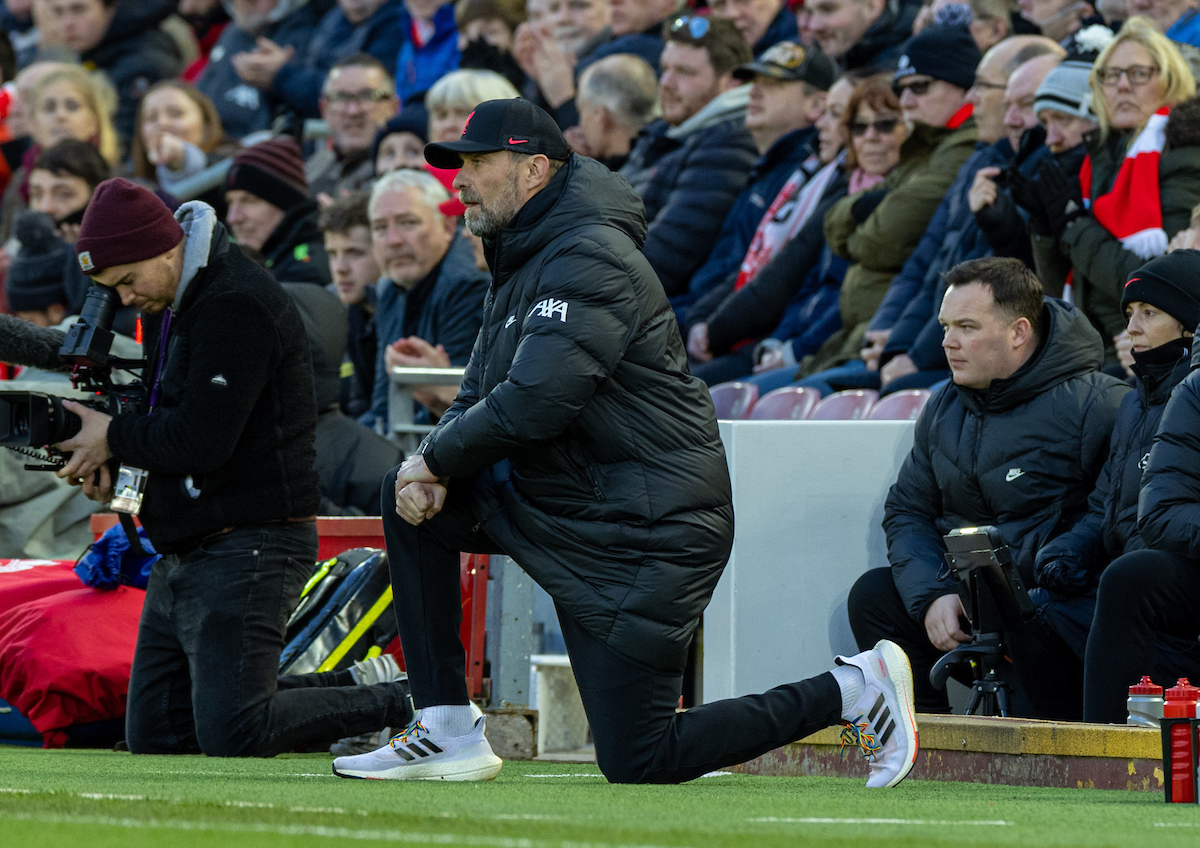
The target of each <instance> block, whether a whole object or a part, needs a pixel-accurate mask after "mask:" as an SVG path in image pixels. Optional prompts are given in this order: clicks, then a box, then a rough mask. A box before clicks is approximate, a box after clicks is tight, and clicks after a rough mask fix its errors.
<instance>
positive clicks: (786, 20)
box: [754, 3, 800, 59]
mask: <svg viewBox="0 0 1200 848" xmlns="http://www.w3.org/2000/svg"><path fill="white" fill-rule="evenodd" d="M799 38H800V29H799V27H798V26H797V25H796V16H795V15H794V14H793V13H792V10H791V8H790V7H789V6H788V4H787V3H784V4H783V6H782V7H780V9H779V13H778V14H777V15H775V17H774V18H773V19H772V20H771V25H770V26H769V27H767V31H766V32H764V33H763V35H762V38H760V39H759V40H758V41H756V42H754V58H755V59H757V58H758V57H759V56H761V55H762V54H764V53H766V52H767V51H768V50H770V49H771V48H772V47H774V46H775V45H776V44H778V43H779V42H781V41H797V40H799Z"/></svg>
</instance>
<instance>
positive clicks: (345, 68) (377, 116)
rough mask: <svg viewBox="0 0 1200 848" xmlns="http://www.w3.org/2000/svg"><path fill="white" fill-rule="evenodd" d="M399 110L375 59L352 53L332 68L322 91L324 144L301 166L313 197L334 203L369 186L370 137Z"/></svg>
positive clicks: (371, 169)
mask: <svg viewBox="0 0 1200 848" xmlns="http://www.w3.org/2000/svg"><path fill="white" fill-rule="evenodd" d="M399 106H400V101H399V100H398V99H397V97H396V88H395V85H394V83H393V82H392V77H391V75H390V74H389V73H388V71H387V68H385V67H384V66H383V65H382V64H381V63H380V62H379V60H378V59H376V58H375V57H374V56H371V55H369V54H367V53H355V54H353V55H351V56H347V57H345V58H343V59H339V60H338V61H337V62H335V63H334V66H333V67H332V68H331V69H330V70H329V77H328V78H327V79H326V80H325V88H324V90H323V91H322V92H321V117H322V118H324V119H325V122H326V123H327V124H329V139H328V141H327V143H326V144H325V145H324V146H322V147H320V148H318V149H317V151H316V152H315V153H313V155H312V156H310V157H309V158H308V162H307V163H306V164H305V166H304V172H305V175H306V176H307V178H308V190H309V192H310V193H311V194H312V196H313V197H317V198H320V197H321V196H322V195H326V196H328V197H330V198H337V197H340V196H341V195H342V194H344V193H346V192H350V191H358V190H361V189H365V188H368V187H369V185H370V183H371V180H372V178H373V177H374V176H375V161H374V160H373V159H372V158H371V148H372V144H373V143H374V141H375V134H376V133H377V132H379V131H380V130H381V129H383V127H384V126H385V125H386V124H387V122H388V120H389V119H390V118H392V117H393V116H395V114H396V110H397V109H398V108H399Z"/></svg>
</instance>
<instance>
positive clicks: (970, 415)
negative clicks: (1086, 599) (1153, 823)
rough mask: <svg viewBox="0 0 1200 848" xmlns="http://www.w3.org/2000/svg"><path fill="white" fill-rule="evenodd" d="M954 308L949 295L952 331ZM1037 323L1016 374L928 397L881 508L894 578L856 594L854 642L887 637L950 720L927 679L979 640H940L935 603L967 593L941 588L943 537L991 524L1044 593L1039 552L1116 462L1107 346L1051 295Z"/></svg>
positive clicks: (877, 578) (883, 576)
mask: <svg viewBox="0 0 1200 848" xmlns="http://www.w3.org/2000/svg"><path fill="white" fill-rule="evenodd" d="M1001 263H1016V264H1017V265H1020V263H1019V262H1018V261H1017V260H1014V259H982V260H973V261H971V262H967V263H964V264H963V265H961V266H958V268H959V269H962V268H968V267H977V268H985V267H988V266H989V265H997V264H1001ZM956 271H957V269H955V270H952V271H951V272H950V274H949V276H948V278H947V282H948V283H949V282H950V281H951V280H953V279H955V274H956ZM1034 282H1036V281H1034ZM950 288H953V285H951V286H950ZM960 288H970V284H968V285H965V286H964V285H960ZM1037 288H1038V290H1039V291H1040V284H1038V286H1037ZM950 300H951V298H950V294H949V292H948V294H947V298H946V301H945V302H944V303H943V307H942V312H943V315H942V319H943V323H944V324H945V323H946V322H947V315H946V314H945V313H946V310H947V304H949V303H950ZM950 325H951V327H952V328H953V327H954V322H953V321H952V320H951V321H950ZM1038 325H1039V327H1038V332H1037V341H1036V349H1035V350H1034V351H1033V352H1032V353H1031V354H1028V355H1027V358H1026V360H1025V362H1024V364H1023V365H1021V366H1020V367H1019V368H1018V369H1017V370H1016V371H1015V372H1012V373H1010V375H1009V376H1007V377H1005V378H1003V379H993V380H992V381H991V382H990V383H989V384H986V387H985V388H969V387H968V386H965V385H956V384H955V383H953V382H952V383H950V384H949V385H947V386H946V387H945V388H943V389H941V390H940V391H939V392H937V393H936V394H934V396H933V397H932V398H930V399H929V402H928V404H927V405H926V406H925V409H924V410H923V411H922V413H921V417H920V418H919V419H917V426H916V432H915V435H914V441H913V448H912V451H911V453H910V454H909V456H908V458H907V459H906V460H905V461H904V465H903V466H902V467H901V469H900V474H899V476H898V478H897V480H896V483H895V484H894V485H893V486H892V488H891V491H890V492H889V493H888V497H887V501H886V502H885V505H884V518H883V527H884V531H885V532H886V534H887V543H888V561H889V562H890V563H891V569H890V570H888V569H871V570H870V571H867V572H866V573H865V574H863V576H862V577H860V578H859V580H858V582H857V583H856V584H855V585H854V588H853V589H852V590H851V592H850V599H849V611H850V624H851V627H852V628H853V630H854V634H855V638H856V640H857V641H858V643H859V644H860V645H862V644H865V643H866V642H867V641H868V640H871V639H873V638H875V639H877V638H881V637H884V638H889V639H892V640H893V641H895V642H896V643H897V644H899V645H900V646H901V647H902V648H904V650H905V651H906V652H907V653H908V655H909V659H910V660H911V661H912V665H913V678H914V681H915V685H916V697H917V709H918V710H920V711H922V712H947V711H948V709H949V704H948V702H947V700H946V693H945V691H944V690H938V689H934V687H933V686H932V685H931V684H930V682H929V670H930V668H931V667H932V665H933V663H934V662H936V661H937V660H938V658H940V657H941V656H942V654H944V653H945V652H946V651H948V650H950V649H951V648H952V647H954V644H952V643H951V642H952V641H955V640H956V641H957V642H962V641H966V640H967V639H968V638H969V636H968V635H967V634H969V631H970V627H969V626H967V625H966V624H965V622H963V623H960V624H959V630H960V634H959V635H958V636H952V637H951V640H950V641H947V640H946V639H942V640H941V641H942V644H938V645H935V643H934V642H933V641H932V633H931V631H934V632H936V626H935V624H934V622H935V621H936V619H937V618H938V612H939V610H938V608H936V607H935V604H936V605H938V606H939V607H940V606H941V605H943V604H946V603H947V600H948V599H951V598H954V596H955V595H956V593H957V592H958V584H957V583H956V581H954V580H952V579H947V580H939V579H938V574H939V572H940V571H941V570H942V566H943V562H944V560H943V555H944V554H945V552H946V547H945V544H944V542H943V541H942V537H943V535H945V534H947V533H949V532H950V531H951V530H953V529H955V528H959V527H972V526H979V525H994V526H995V527H997V529H998V530H999V531H1000V534H1001V535H1002V536H1003V537H1004V540H1005V541H1006V542H1007V544H1008V546H1009V548H1010V549H1011V552H1012V558H1013V562H1014V563H1015V564H1016V565H1017V567H1018V569H1020V570H1021V573H1022V575H1023V577H1024V579H1025V582H1026V585H1027V586H1030V587H1032V586H1033V585H1035V584H1034V579H1033V578H1034V575H1033V563H1034V558H1035V556H1036V554H1037V552H1038V550H1040V549H1041V547H1042V546H1043V545H1044V544H1046V543H1047V542H1048V541H1050V540H1051V539H1052V538H1054V537H1055V536H1057V535H1058V534H1060V533H1062V532H1063V531H1064V530H1066V529H1068V528H1070V527H1071V526H1072V525H1073V524H1074V523H1075V522H1076V521H1078V520H1079V519H1080V518H1081V517H1082V516H1083V515H1084V514H1085V513H1086V510H1087V501H1088V495H1089V494H1091V492H1092V489H1093V488H1094V486H1095V482H1096V477H1097V475H1098V474H1099V473H1100V469H1101V467H1102V466H1103V464H1104V460H1105V459H1106V458H1107V456H1108V444H1109V435H1110V434H1111V433H1112V428H1113V423H1114V421H1115V420H1116V412H1117V407H1118V406H1119V404H1120V402H1121V398H1122V397H1124V395H1125V393H1126V392H1127V391H1128V387H1127V386H1125V385H1124V384H1123V383H1121V382H1120V381H1119V380H1117V379H1116V378H1115V377H1109V376H1107V375H1104V374H1101V373H1099V368H1100V365H1101V364H1102V361H1103V346H1102V345H1101V343H1100V336H1099V334H1098V333H1097V332H1096V330H1095V329H1093V328H1092V326H1091V324H1089V323H1088V320H1087V319H1086V318H1085V317H1084V316H1083V315H1082V314H1080V313H1079V312H1077V311H1076V310H1075V309H1073V308H1072V307H1070V306H1068V305H1066V304H1064V303H1063V302H1062V301H1059V300H1055V299H1053V298H1045V300H1044V304H1043V308H1042V314H1041V318H1040V320H1039V321H1038ZM974 332H979V330H974ZM956 355H957V356H962V355H963V354H962V353H953V352H951V351H950V350H949V349H948V356H950V357H951V359H953V357H954V356H956ZM954 364H955V363H954V362H953V361H952V362H951V367H952V368H953V367H954ZM939 602H940V603H939ZM950 604H951V605H953V601H952V600H951V601H950ZM960 609H961V608H960ZM931 610H932V612H931ZM964 628H965V630H964ZM872 644H873V643H872ZM1018 672H1020V669H1018ZM1026 688H1027V689H1028V688H1030V687H1028V686H1027V687H1026ZM1027 694H1028V693H1027Z"/></svg>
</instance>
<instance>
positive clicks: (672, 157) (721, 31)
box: [620, 15, 758, 297]
mask: <svg viewBox="0 0 1200 848" xmlns="http://www.w3.org/2000/svg"><path fill="white" fill-rule="evenodd" d="M663 32H664V35H665V37H666V40H667V46H666V47H665V48H664V50H663V57H662V70H663V72H662V78H661V79H660V81H659V98H660V100H661V102H662V114H663V117H662V119H661V120H658V121H655V122H654V123H652V124H650V125H649V126H647V127H646V128H645V129H644V130H642V133H641V135H639V136H638V141H637V144H636V145H634V148H633V151H632V152H631V153H630V154H629V159H628V161H627V162H626V163H625V165H624V167H622V168H621V172H620V173H621V174H622V176H624V177H625V178H626V179H627V180H629V182H630V184H631V185H632V186H633V188H634V190H635V191H637V193H638V194H639V195H640V196H641V198H642V202H643V203H644V204H645V205H646V220H647V221H648V222H649V229H648V231H647V234H646V242H645V246H644V247H643V248H642V252H643V253H644V254H645V256H646V259H647V260H649V262H650V265H651V266H652V267H653V268H654V271H655V273H656V274H657V275H658V278H659V280H660V281H661V282H662V284H663V288H664V289H665V290H666V293H667V296H668V297H675V296H677V295H680V294H683V293H684V292H686V291H687V287H688V283H689V281H690V280H691V279H692V276H693V275H694V274H695V273H696V271H697V270H698V269H699V268H700V266H701V265H702V264H704V260H705V259H706V258H707V257H708V253H709V251H710V250H711V249H712V246H713V244H714V242H715V241H716V239H717V235H718V234H719V233H720V231H721V225H722V223H723V222H724V221H725V216H726V215H727V214H728V212H729V209H730V207H731V206H732V205H733V201H734V200H735V199H736V197H737V195H738V192H740V191H741V189H742V186H743V185H745V183H746V178H747V177H748V176H749V174H750V169H751V167H752V166H753V164H754V160H755V159H756V158H757V156H758V149H757V147H756V146H755V144H754V137H753V136H752V135H751V134H750V132H749V130H747V129H746V126H745V116H746V104H747V102H748V101H749V98H750V92H749V86H742V85H741V84H740V82H739V81H738V80H737V79H735V78H734V76H733V71H734V69H735V68H737V67H738V66H739V65H744V64H746V63H748V62H749V61H750V60H751V58H752V56H751V54H750V45H748V44H746V39H744V38H743V37H742V34H741V33H740V32H738V30H737V28H736V27H735V26H734V25H733V24H732V23H730V22H729V21H726V20H713V19H710V18H700V17H695V16H690V15H682V16H680V17H678V18H676V19H675V20H674V21H672V22H671V23H669V24H667V25H666V26H665V27H664V30H663Z"/></svg>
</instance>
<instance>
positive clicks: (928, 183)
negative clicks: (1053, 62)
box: [798, 118, 978, 377]
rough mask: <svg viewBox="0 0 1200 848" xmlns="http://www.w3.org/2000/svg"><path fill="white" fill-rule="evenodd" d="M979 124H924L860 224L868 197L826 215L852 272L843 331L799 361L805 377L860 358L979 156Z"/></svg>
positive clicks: (828, 232)
mask: <svg viewBox="0 0 1200 848" xmlns="http://www.w3.org/2000/svg"><path fill="white" fill-rule="evenodd" d="M977 139H978V133H977V131H976V129H975V120H974V119H973V118H972V119H969V120H967V121H966V122H964V123H963V124H961V125H960V126H959V127H958V128H957V129H953V130H950V129H947V128H945V127H930V126H926V125H925V124H917V125H915V127H914V128H913V131H912V133H911V134H910V135H909V137H908V138H907V139H906V140H905V142H904V145H903V146H902V147H901V148H900V162H899V164H897V165H896V167H895V168H893V169H892V170H891V172H890V173H889V174H888V175H887V177H886V178H885V179H884V181H883V183H882V185H881V186H880V187H887V188H889V189H890V191H889V192H888V195H887V197H886V198H884V200H883V202H882V203H880V204H879V205H878V206H877V207H875V210H874V211H873V212H871V214H870V215H868V216H867V218H866V220H864V221H863V222H862V223H861V224H860V223H858V222H857V221H855V219H854V215H853V214H852V212H851V209H852V207H853V206H854V202H855V201H856V200H858V199H859V198H860V197H861V196H862V195H863V193H864V192H858V193H856V194H852V195H850V196H848V197H845V198H843V199H842V200H840V201H838V202H837V203H836V204H835V205H834V207H833V208H832V209H830V210H829V214H828V215H826V216H825V241H826V243H827V244H828V246H829V249H830V250H832V251H833V252H834V253H835V254H836V255H838V256H841V257H842V258H843V259H848V260H850V261H851V262H852V263H853V264H852V265H851V266H850V268H849V270H847V271H846V278H845V281H844V282H843V283H842V289H841V294H840V296H839V304H840V307H841V313H842V328H841V329H840V330H839V331H838V332H836V333H834V334H833V335H832V336H831V337H830V338H829V340H828V341H827V342H825V344H824V345H822V346H821V349H820V350H818V351H817V352H816V353H815V354H811V355H810V356H806V357H805V358H804V359H803V360H802V361H801V363H800V370H799V372H798V374H799V376H800V377H807V376H809V375H812V374H815V373H817V372H818V371H824V370H825V369H827V368H833V367H836V366H838V365H841V364H843V363H845V362H847V361H849V360H851V359H854V358H856V357H857V356H858V355H859V352H860V351H861V349H862V342H863V336H864V334H865V333H866V330H867V325H868V324H869V323H870V321H871V318H872V317H873V316H874V315H875V310H876V309H878V308H879V304H880V303H882V302H883V297H884V295H885V294H886V293H887V290H888V286H889V285H891V282H892V278H893V277H895V276H896V275H897V274H898V273H900V269H901V267H902V266H903V265H904V262H905V261H906V260H907V259H908V256H909V254H910V253H912V252H913V250H915V249H916V247H917V243H918V242H919V241H920V240H921V236H922V235H924V233H925V228H926V227H927V226H928V225H929V221H930V219H931V218H932V217H933V213H934V212H935V211H936V210H937V208H938V204H940V203H941V202H942V199H943V198H944V197H945V195H946V191H947V190H948V189H949V188H950V184H951V183H952V182H954V178H955V177H956V176H957V175H958V169H959V168H961V167H962V165H963V163H964V162H966V161H967V158H968V157H969V156H970V155H971V154H972V153H973V152H974V151H975V142H976V140H977Z"/></svg>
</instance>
